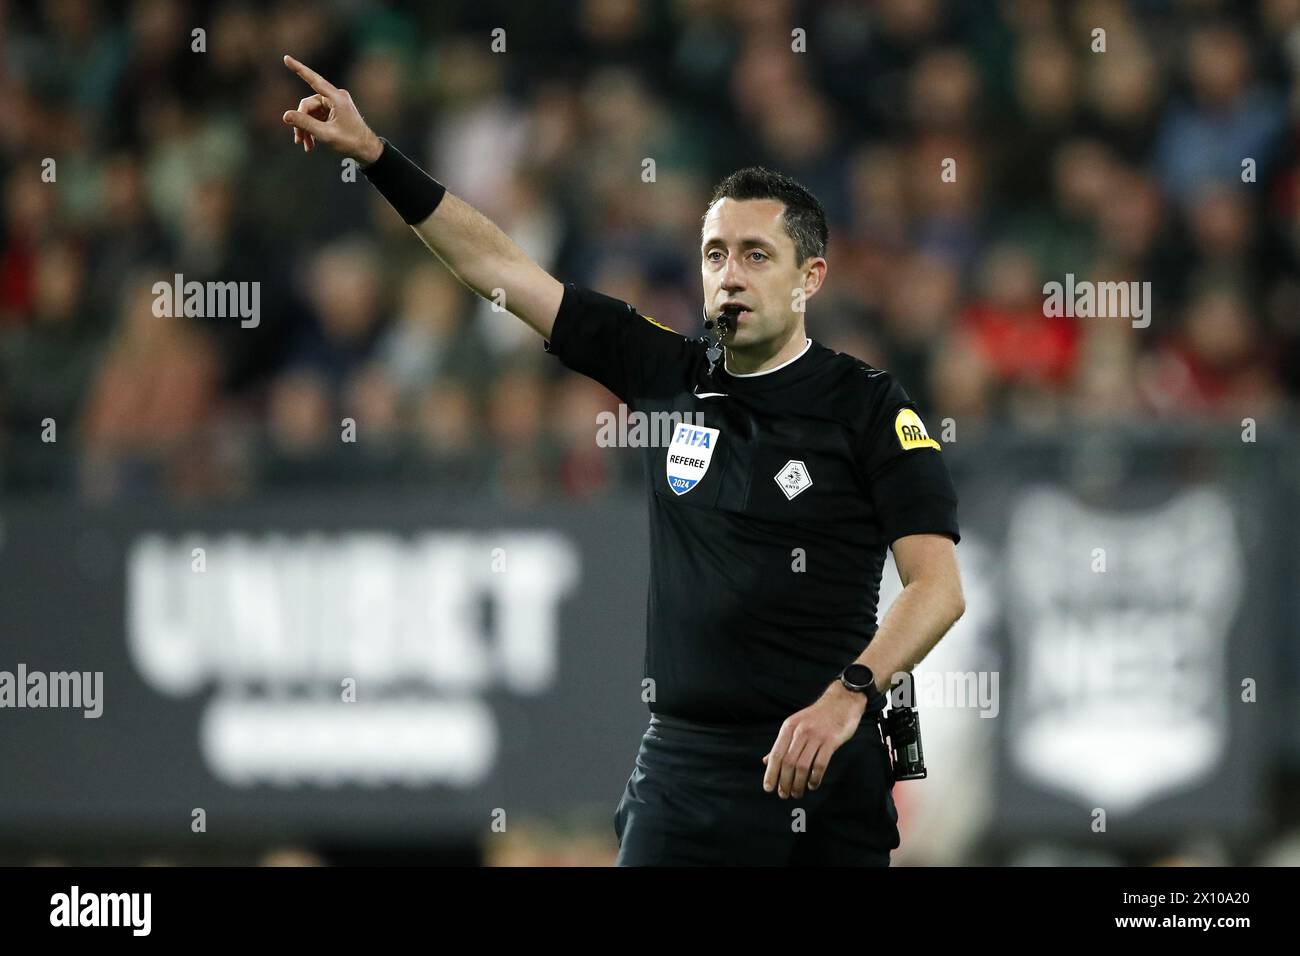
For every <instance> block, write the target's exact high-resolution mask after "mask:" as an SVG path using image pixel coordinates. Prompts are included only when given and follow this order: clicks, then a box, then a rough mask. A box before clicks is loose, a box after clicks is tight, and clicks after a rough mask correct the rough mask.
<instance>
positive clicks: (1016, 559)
mask: <svg viewBox="0 0 1300 956" xmlns="http://www.w3.org/2000/svg"><path fill="white" fill-rule="evenodd" d="M1097 546H1104V547H1105V548H1106V553H1107V555H1108V558H1109V561H1110V564H1109V565H1108V570H1107V573H1106V574H1095V573H1093V572H1092V570H1091V567H1090V564H1089V561H1088V555H1089V554H1090V553H1091V550H1092V548H1093V547H1097ZM1007 566H1008V571H1009V574H1010V578H1011V580H1010V586H1009V588H1008V600H1009V607H1008V615H1009V624H1010V631H1011V639H1012V648H1013V655H1014V658H1013V659H1014V661H1015V663H1014V664H1013V666H1012V672H1013V675H1014V680H1015V683H1016V688H1015V690H1014V691H1013V692H1012V693H1011V694H1010V695H1009V697H1008V699H1009V700H1010V701H1012V702H1014V706H1012V707H1010V708H1008V719H1009V720H1010V724H1009V727H1008V733H1009V737H1010V746H1011V755H1012V760H1013V762H1014V763H1015V764H1016V766H1017V769H1018V770H1019V771H1020V772H1021V773H1023V774H1024V775H1025V776H1026V777H1028V778H1029V779H1032V780H1036V781H1038V782H1040V783H1042V784H1044V785H1047V786H1050V787H1054V788H1056V789H1058V790H1061V791H1063V792H1066V793H1069V794H1071V795H1073V796H1075V797H1076V798H1078V799H1079V800H1080V801H1081V802H1083V803H1085V804H1086V805H1089V806H1092V805H1101V806H1105V807H1107V808H1108V809H1109V810H1110V811H1111V812H1118V813H1123V812H1131V811H1133V810H1135V809H1137V808H1138V807H1139V806H1141V805H1142V804H1144V803H1147V802H1149V801H1151V800H1154V799H1156V798H1157V797H1160V796H1162V795H1164V794H1168V793H1169V792H1171V791H1175V790H1178V789H1180V788H1184V787H1187V786H1189V785H1191V784H1192V783H1194V782H1195V781H1196V780H1198V779H1201V778H1203V777H1205V776H1206V775H1208V774H1210V773H1212V772H1213V771H1214V769H1215V767H1216V766H1217V764H1218V762H1219V760H1220V759H1221V758H1222V756H1223V754H1224V752H1225V749H1226V745H1227V728H1226V719H1227V714H1226V704H1225V700H1226V698H1225V694H1224V691H1223V688H1224V680H1225V677H1224V673H1225V656H1226V653H1227V641H1228V637H1229V633H1230V628H1231V626H1232V622H1233V620H1234V618H1235V616H1236V611H1237V607H1238V604H1239V603H1240V601H1241V597H1242V588H1243V575H1244V571H1243V567H1244V565H1243V559H1242V552H1241V543H1240V540H1239V537H1238V534H1237V530H1236V527H1235V522H1234V519H1233V513H1232V508H1231V505H1230V504H1229V503H1228V501H1227V500H1226V499H1225V498H1224V496H1223V495H1222V494H1220V493H1219V492H1217V491H1214V490H1211V489H1197V490H1193V491H1188V492H1184V493H1183V494H1182V495H1181V496H1179V497H1178V498H1176V499H1174V500H1173V501H1171V502H1169V503H1168V504H1165V505H1163V506H1161V507H1158V508H1150V509H1147V510H1145V511H1137V512H1125V513H1123V514H1117V513H1113V512H1099V511H1094V510H1092V509H1089V508H1086V507H1084V506H1083V505H1080V504H1079V503H1077V502H1076V501H1075V500H1074V499H1073V498H1071V497H1069V496H1068V495H1065V494H1063V493H1061V492H1059V491H1057V490H1055V489H1039V490H1035V491H1032V492H1030V493H1028V494H1026V495H1025V496H1024V498H1023V499H1022V500H1021V501H1020V502H1019V503H1018V504H1017V505H1016V507H1015V508H1014V510H1013V512H1012V515H1011V520H1010V526H1009V529H1008V535H1007Z"/></svg>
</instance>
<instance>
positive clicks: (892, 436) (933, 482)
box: [859, 371, 961, 544]
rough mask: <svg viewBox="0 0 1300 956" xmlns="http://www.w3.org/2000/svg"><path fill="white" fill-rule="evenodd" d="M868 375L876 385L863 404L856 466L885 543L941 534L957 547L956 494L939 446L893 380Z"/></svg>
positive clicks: (878, 374) (882, 375) (882, 374)
mask: <svg viewBox="0 0 1300 956" xmlns="http://www.w3.org/2000/svg"><path fill="white" fill-rule="evenodd" d="M868 374H870V375H873V376H874V377H878V378H879V381H876V382H874V383H873V384H875V386H876V390H875V392H874V393H873V395H872V397H871V398H870V399H869V400H868V405H869V408H868V410H867V413H866V416H865V417H866V421H865V431H864V433H863V435H862V446H861V448H860V457H859V462H860V464H859V467H860V468H861V471H862V478H863V481H864V483H865V485H866V487H867V490H868V493H869V494H870V496H871V500H872V504H873V505H874V506H875V509H876V512H877V514H878V515H879V519H880V524H881V527H882V529H883V530H884V532H885V539H886V540H887V541H888V542H889V543H890V544H893V543H894V542H895V541H897V540H898V539H899V538H902V537H905V536H907V535H909V534H946V535H948V536H949V537H950V538H952V540H953V543H954V544H955V543H957V542H958V541H960V540H961V534H960V532H959V530H958V527H957V491H956V489H955V488H954V487H953V483H952V477H951V476H950V475H949V474H948V466H947V464H946V463H945V462H944V459H943V453H942V452H941V450H940V446H939V443H938V442H937V441H935V440H934V439H933V438H931V437H930V434H929V432H928V431H927V429H926V427H925V423H924V422H923V421H922V420H921V415H920V413H919V412H918V411H917V409H916V403H915V402H913V401H912V400H911V398H909V397H908V394H907V392H905V391H904V390H903V387H902V386H901V385H899V384H898V382H897V381H895V380H894V378H893V376H891V375H890V374H889V373H888V372H878V371H873V372H871V373H868Z"/></svg>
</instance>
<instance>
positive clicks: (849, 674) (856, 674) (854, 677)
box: [844, 664, 875, 687]
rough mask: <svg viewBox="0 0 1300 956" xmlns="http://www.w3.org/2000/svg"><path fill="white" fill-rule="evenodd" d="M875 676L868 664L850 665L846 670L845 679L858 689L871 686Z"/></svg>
mask: <svg viewBox="0 0 1300 956" xmlns="http://www.w3.org/2000/svg"><path fill="white" fill-rule="evenodd" d="M874 676H875V675H873V674H872V673H871V668H870V667H868V666H867V665H866V664H850V665H849V666H848V667H846V668H844V679H845V680H847V681H848V682H849V683H850V684H853V685H855V686H858V687H862V686H863V685H865V684H870V683H871V681H872V679H873V678H874Z"/></svg>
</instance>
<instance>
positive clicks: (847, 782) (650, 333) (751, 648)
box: [283, 56, 965, 866]
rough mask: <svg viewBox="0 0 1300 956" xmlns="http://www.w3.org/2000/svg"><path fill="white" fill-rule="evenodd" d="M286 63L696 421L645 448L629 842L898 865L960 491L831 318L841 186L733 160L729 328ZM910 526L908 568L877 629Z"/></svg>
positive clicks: (947, 609)
mask: <svg viewBox="0 0 1300 956" xmlns="http://www.w3.org/2000/svg"><path fill="white" fill-rule="evenodd" d="M284 62H285V65H286V66H288V67H289V68H290V69H291V70H293V71H294V72H295V73H297V74H298V75H299V76H300V77H302V79H303V80H305V81H306V82H307V83H308V84H309V85H310V86H311V88H312V90H313V91H314V93H313V95H311V96H308V97H306V98H304V99H303V100H302V101H301V102H300V103H299V104H298V108H297V109H296V110H289V111H288V112H286V113H285V114H284V116H283V120H284V122H285V123H286V124H288V125H290V126H292V127H293V128H294V133H293V136H294V142H295V143H298V144H301V145H302V147H303V149H304V150H305V151H308V152H310V151H311V150H312V149H314V148H315V145H316V144H317V143H318V142H319V143H325V144H327V145H329V146H331V147H332V148H334V149H335V150H337V151H338V152H340V153H342V154H343V155H344V156H347V157H350V158H352V159H354V160H356V161H357V163H358V164H359V166H360V168H361V169H362V171H363V173H364V174H365V175H366V177H367V178H368V179H369V180H370V182H371V183H372V184H373V185H374V186H375V187H376V188H377V189H378V190H379V192H380V193H381V194H382V195H383V196H384V197H385V198H386V199H387V200H388V201H389V202H390V203H391V204H392V205H393V207H394V208H395V209H396V210H397V212H398V213H399V214H400V215H401V216H402V218H403V220H404V221H405V222H406V223H407V224H409V225H410V226H412V227H413V229H414V230H415V232H416V234H417V235H418V236H419V237H420V239H421V240H422V241H423V242H424V244H425V245H426V246H427V247H428V248H429V249H430V251H432V252H433V253H434V255H436V256H437V257H438V258H439V260H441V261H442V262H443V263H444V264H445V265H446V266H447V267H448V268H449V269H450V270H451V271H452V272H453V273H454V274H455V275H456V277H457V278H458V279H459V280H460V281H461V282H463V283H464V284H465V285H466V286H468V287H469V288H470V289H472V290H473V291H474V292H476V293H477V294H478V295H480V296H483V297H484V298H493V297H494V296H499V295H500V292H504V294H505V301H506V304H507V308H508V309H509V310H510V311H511V312H512V313H514V314H515V315H517V316H518V317H519V318H520V319H522V320H523V321H524V322H526V323H527V324H528V325H529V326H531V327H532V328H533V329H535V330H536V331H537V332H538V333H539V334H540V335H541V336H542V338H543V340H544V342H543V346H544V348H545V349H546V350H547V351H549V352H550V353H551V354H553V355H555V356H556V357H557V358H559V360H560V361H561V362H562V363H564V364H565V365H566V366H568V367H569V368H571V369H573V370H575V371H578V372H581V373H582V374H584V375H588V376H590V377H591V378H593V379H595V380H596V381H598V382H600V383H601V384H603V385H605V386H606V387H607V388H608V389H609V390H610V391H611V392H613V393H614V394H615V395H617V396H618V397H619V399H620V400H622V401H624V402H626V403H627V404H628V406H629V407H631V408H633V409H635V410H636V411H641V412H646V413H653V412H668V413H674V412H675V413H678V414H679V415H680V416H683V418H682V419H681V420H683V421H684V422H692V423H694V424H680V425H677V426H676V427H675V430H674V431H673V434H672V440H671V444H670V445H669V446H668V447H667V448H663V447H652V448H647V449H646V450H645V457H644V461H645V466H646V473H647V480H648V482H649V485H650V489H651V490H650V542H651V573H650V593H649V601H648V606H647V622H646V657H645V673H646V678H647V683H646V686H647V687H648V688H649V689H650V711H651V718H650V726H649V728H648V729H647V730H646V732H645V735H644V737H643V738H642V741H641V746H640V749H639V751H638V753H637V756H636V763H635V767H634V769H633V771H632V774H631V776H630V777H629V779H628V781H627V786H626V788H625V789H624V792H623V795H622V799H621V800H620V801H619V803H618V807H617V810H616V812H615V815H614V828H615V832H616V833H617V835H618V838H619V854H618V864H619V865H621V866H645V865H713V866H716V865H751V866H753V865H758V866H808V865H813V866H819V865H820V866H825V865H838V866H844V865H849V866H888V865H889V856H890V851H891V850H893V849H894V848H896V847H897V846H898V845H899V833H898V826H897V821H898V814H897V810H896V809H895V806H894V801H893V795H892V789H893V776H892V770H891V765H890V756H889V752H888V749H887V747H886V746H885V743H884V740H883V739H882V736H881V732H880V729H879V724H878V721H877V718H878V715H879V714H880V712H881V710H883V708H884V706H885V704H886V702H887V697H886V691H887V689H888V687H889V686H890V683H891V675H895V674H898V673H900V672H906V671H910V670H911V669H912V668H913V667H914V666H915V665H916V664H917V663H918V662H920V660H921V659H922V658H924V657H925V655H926V654H928V653H929V651H930V649H931V648H932V647H934V645H935V644H936V643H938V641H939V639H940V638H941V637H942V636H943V635H944V633H946V632H947V630H948V628H950V627H951V626H952V624H953V622H954V621H956V620H957V619H958V618H959V617H960V616H961V614H962V613H963V611H964V609H965V603H964V599H963V597H962V592H961V582H960V578H959V576H958V571H957V562H956V554H955V549H954V545H955V544H956V543H957V541H958V540H960V535H959V533H958V529H957V517H956V510H957V501H956V493H955V491H954V490H953V486H952V481H951V479H950V478H949V476H948V471H947V468H946V466H945V465H944V462H943V459H942V456H941V454H940V450H939V445H938V443H937V442H935V441H934V440H933V439H931V438H930V437H929V435H928V433H927V432H926V429H925V425H924V424H923V422H922V420H921V418H920V416H919V415H918V414H917V411H916V408H915V405H914V404H913V403H912V401H911V400H910V399H909V398H908V396H907V393H906V392H904V391H903V389H902V387H901V386H900V385H899V384H898V383H897V382H896V381H894V379H893V377H892V376H891V375H890V374H889V373H888V372H885V371H881V370H879V369H874V368H872V367H871V366H869V365H867V364H865V363H864V362H861V361H859V360H858V359H855V358H853V357H852V356H849V355H846V354H844V353H841V352H835V351H832V350H831V349H829V348H826V347H825V346H823V345H821V344H819V343H817V342H814V341H813V340H812V339H811V338H809V337H808V336H807V334H806V332H805V329H804V309H803V303H804V302H806V300H807V299H809V298H811V297H812V296H814V295H815V294H816V293H817V291H818V290H819V289H820V288H821V286H822V283H823V282H824V281H825V278H826V270H827V262H826V259H825V257H824V255H825V249H826V241H827V228H826V218H825V214H824V212H823V210H822V206H821V204H820V203H819V202H818V201H817V200H816V199H815V198H814V197H813V196H812V195H811V194H810V193H809V192H808V191H807V190H806V189H804V188H803V187H802V186H800V185H799V184H798V183H796V182H794V181H793V180H791V179H789V178H788V177H786V176H782V175H780V174H777V173H774V172H770V171H768V170H765V169H761V168H750V169H745V170H741V171H739V172H737V173H733V174H732V175H730V176H728V177H727V178H726V179H725V180H723V182H722V183H721V184H719V186H718V188H717V190H716V191H715V194H714V196H713V199H712V201H711V202H710V204H709V207H708V211H707V213H706V214H705V217H704V222H703V229H702V232H701V249H700V254H701V256H700V269H701V276H702V279H703V285H704V302H705V312H706V319H707V320H708V324H709V325H711V326H716V327H718V329H719V333H718V337H719V344H720V346H721V348H720V349H719V348H714V349H710V348H709V343H708V341H707V339H706V338H704V337H700V338H695V339H691V338H687V337H684V336H682V335H679V334H678V333H676V332H674V331H673V330H671V329H668V328H666V327H665V326H662V325H660V324H658V323H657V322H655V321H654V320H653V319H650V318H648V317H646V316H643V315H640V314H639V313H638V312H637V311H636V310H635V309H634V308H633V307H632V306H631V305H629V304H627V303H625V302H621V301H619V300H617V299H614V298H610V297H609V296H605V295H602V294H600V293H598V292H595V291H592V290H590V289H584V288H581V287H579V286H576V285H574V284H573V283H561V282H559V281H558V280H556V279H555V278H553V277H552V276H551V275H549V274H548V273H547V272H545V271H544V270H543V269H542V268H541V267H540V266H538V265H537V263H535V262H533V261H532V260H531V259H530V258H529V257H528V256H527V255H525V254H524V252H523V251H522V250H521V249H520V248H519V247H518V246H516V245H515V244H514V243H513V242H512V241H511V240H510V239H509V238H508V237H507V236H506V235H505V234H504V233H502V232H501V230H500V229H498V228H497V227H496V226H495V225H494V224H493V223H492V222H491V221H490V220H488V219H487V218H485V217H484V216H483V215H482V214H480V213H479V212H478V211H477V210H475V209H474V208H473V207H472V206H470V205H468V204H467V203H465V202H463V201H462V200H460V199H459V198H457V197H456V196H455V195H453V194H451V193H448V192H447V191H446V189H445V188H444V187H443V186H442V185H441V184H439V183H438V182H437V181H436V180H434V179H432V178H430V177H429V176H428V175H427V174H426V173H424V172H423V171H422V170H421V169H420V168H419V167H418V166H416V165H415V164H414V163H412V162H411V161H410V160H408V159H407V158H406V157H405V156H403V155H402V154H401V153H400V152H398V150H397V149H396V148H395V147H394V146H393V145H392V144H391V143H388V142H387V141H386V140H384V139H382V138H380V137H378V136H376V134H375V133H374V132H373V131H371V130H370V128H369V127H368V126H367V125H366V123H365V121H364V120H363V119H362V118H361V115H360V113H359V112H358V111H357V108H356V106H355V105H354V104H353V103H352V100H351V97H350V96H349V95H348V93H347V91H346V90H340V89H337V88H336V87H334V86H333V85H332V84H331V83H329V82H328V81H327V80H325V79H324V78H322V77H321V76H320V75H319V74H317V73H315V72H314V71H313V70H311V69H309V68H308V67H306V66H304V65H303V64H301V63H299V62H298V61H297V60H295V59H293V58H292V57H290V56H286V57H285V58H284ZM687 413H689V417H684V416H686V414H687ZM886 548H892V549H893V552H894V562H895V564H896V566H897V568H898V573H899V577H900V579H901V581H902V583H903V591H902V593H901V594H900V595H899V597H898V599H897V600H896V601H895V602H894V604H893V605H892V606H891V608H890V609H889V613H888V615H887V616H886V617H885V620H884V623H883V624H881V625H880V626H879V627H878V628H877V626H876V603H877V598H878V595H879V590H880V577H881V571H882V568H883V565H884V560H885V549H886Z"/></svg>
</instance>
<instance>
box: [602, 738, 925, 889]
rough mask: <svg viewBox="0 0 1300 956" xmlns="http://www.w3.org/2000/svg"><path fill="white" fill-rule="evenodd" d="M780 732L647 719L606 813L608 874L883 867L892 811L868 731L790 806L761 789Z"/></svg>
mask: <svg viewBox="0 0 1300 956" xmlns="http://www.w3.org/2000/svg"><path fill="white" fill-rule="evenodd" d="M779 729H780V727H779V725H778V726H777V727H776V728H754V727H741V728H737V727H725V726H719V725H715V724H699V723H695V722H691V721H685V720H681V719H679V718H672V717H664V716H661V715H653V716H652V717H651V718H650V726H649V728H648V729H647V730H646V732H645V735H644V736H643V737H642V738H641V747H640V749H639V750H638V752H637V755H636V766H635V768H634V769H633V770H632V775H631V776H630V777H629V778H628V781H627V786H626V787H625V788H624V790H623V797H622V799H621V800H619V802H618V808H617V809H616V810H615V812H614V832H615V833H616V834H617V835H618V841H619V851H618V860H617V863H616V865H617V866H889V854H890V851H891V850H893V849H895V848H896V847H897V846H898V844H899V835H898V811H897V809H896V808H895V806H894V798H893V786H894V784H893V775H892V773H891V771H890V764H889V753H888V751H887V750H886V748H885V743H884V740H883V739H882V738H881V735H880V729H879V726H878V725H877V724H876V722H875V721H874V720H864V721H862V723H861V724H860V725H859V727H858V731H857V733H856V734H855V735H854V736H853V737H852V738H850V739H849V740H848V741H846V742H845V743H844V744H843V745H842V746H841V747H840V748H839V749H838V750H836V751H835V753H834V754H833V755H832V756H831V760H830V764H829V765H828V766H827V769H826V776H825V777H824V778H823V780H822V784H821V786H820V787H818V788H817V789H816V790H808V789H807V788H805V790H804V795H803V797H801V798H800V799H797V800H796V799H794V798H791V797H788V798H786V799H784V800H782V799H781V798H780V796H778V794H777V792H776V791H775V790H773V791H772V792H771V793H768V792H767V791H765V790H764V789H763V774H764V773H765V772H766V770H767V766H766V764H764V763H763V756H764V755H765V754H766V753H768V751H770V750H771V749H772V745H773V744H774V743H775V742H776V735H777V732H778V731H779ZM797 810H802V811H804V812H803V814H802V815H797V814H796V811H797Z"/></svg>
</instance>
